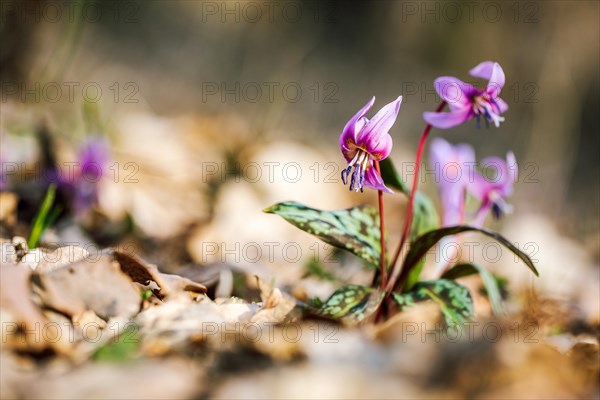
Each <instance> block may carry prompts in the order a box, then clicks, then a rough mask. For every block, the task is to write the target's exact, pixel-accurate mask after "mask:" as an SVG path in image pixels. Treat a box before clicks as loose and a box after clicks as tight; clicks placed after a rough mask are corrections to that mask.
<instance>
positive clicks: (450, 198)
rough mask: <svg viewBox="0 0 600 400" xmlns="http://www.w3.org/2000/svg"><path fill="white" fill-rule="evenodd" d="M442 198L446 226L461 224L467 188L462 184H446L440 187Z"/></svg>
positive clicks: (443, 221)
mask: <svg viewBox="0 0 600 400" xmlns="http://www.w3.org/2000/svg"><path fill="white" fill-rule="evenodd" d="M440 199H441V201H442V208H443V211H444V216H443V218H442V223H443V225H444V226H455V225H460V224H461V223H462V221H463V219H464V216H463V210H464V204H465V190H464V187H463V186H462V185H445V186H441V187H440Z"/></svg>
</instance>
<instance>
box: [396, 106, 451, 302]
mask: <svg viewBox="0 0 600 400" xmlns="http://www.w3.org/2000/svg"><path fill="white" fill-rule="evenodd" d="M445 106H446V102H445V101H442V102H441V103H440V105H439V106H438V108H437V109H436V110H435V111H436V112H440V111H442V110H443V109H444V107H445ZM431 128H432V126H431V125H430V124H427V125H426V126H425V129H424V130H423V133H422V134H421V139H420V140H419V147H418V148H417V158H416V160H415V163H416V165H415V176H414V178H413V184H412V190H411V191H410V196H409V198H408V210H407V213H406V220H405V221H404V228H403V230H402V237H401V238H400V244H399V245H398V248H397V249H396V252H395V253H394V258H393V259H392V263H391V266H392V273H391V275H390V277H391V279H390V281H389V283H388V285H387V287H386V291H387V292H391V290H393V289H394V286H395V283H396V282H395V281H396V279H397V278H398V274H399V273H400V269H398V268H396V264H397V262H398V258H399V257H400V252H401V251H402V248H403V247H404V244H405V243H406V239H407V237H408V234H409V232H410V227H411V224H412V217H413V211H414V210H413V207H414V202H415V195H416V193H417V187H418V185H419V171H420V169H421V158H422V157H423V150H425V142H427V137H428V136H429V131H431ZM400 268H401V267H400Z"/></svg>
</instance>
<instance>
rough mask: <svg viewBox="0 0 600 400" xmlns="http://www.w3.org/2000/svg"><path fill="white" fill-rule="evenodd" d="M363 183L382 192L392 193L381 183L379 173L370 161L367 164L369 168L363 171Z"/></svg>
mask: <svg viewBox="0 0 600 400" xmlns="http://www.w3.org/2000/svg"><path fill="white" fill-rule="evenodd" d="M364 184H365V186H368V187H370V188H372V189H375V190H381V191H383V192H388V193H394V192H392V191H391V190H390V189H388V187H387V186H385V183H383V179H381V176H379V174H378V173H377V170H376V169H375V167H374V166H373V164H372V163H371V164H370V165H369V169H367V171H366V173H365V182H364Z"/></svg>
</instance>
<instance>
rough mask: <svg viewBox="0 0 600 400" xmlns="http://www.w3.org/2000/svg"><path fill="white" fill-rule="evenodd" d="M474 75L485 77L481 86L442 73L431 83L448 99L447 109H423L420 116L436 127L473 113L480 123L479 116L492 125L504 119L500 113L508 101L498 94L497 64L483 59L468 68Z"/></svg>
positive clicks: (500, 83)
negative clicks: (436, 110)
mask: <svg viewBox="0 0 600 400" xmlns="http://www.w3.org/2000/svg"><path fill="white" fill-rule="evenodd" d="M469 74H471V75H472V76H474V77H477V78H483V79H488V84H487V85H486V87H485V88H484V89H483V90H480V89H477V88H476V87H474V86H473V85H471V84H468V83H465V82H463V81H461V80H460V79H458V78H455V77H452V76H442V77H440V78H438V79H436V80H435V83H434V86H435V90H436V91H437V93H438V94H439V95H440V97H441V98H442V99H443V100H444V101H446V102H447V103H448V106H449V107H450V112H447V113H445V112H426V113H424V114H423V118H424V119H425V121H426V122H427V123H428V124H431V125H433V126H435V127H436V128H441V129H446V128H452V127H454V126H457V125H460V124H462V123H463V122H466V121H468V120H470V119H472V118H473V117H475V118H477V126H478V127H479V126H480V122H481V116H483V117H484V118H485V121H486V125H487V124H489V122H492V123H493V124H494V125H495V126H496V127H499V126H500V122H503V121H504V117H501V116H500V115H501V114H503V113H504V112H505V111H506V110H508V105H507V104H506V103H505V102H504V100H502V99H501V98H500V97H498V95H499V94H500V91H501V90H502V87H503V86H504V80H505V78H504V71H503V70H502V67H501V66H500V64H498V63H495V62H492V61H484V62H482V63H481V64H479V65H477V66H476V67H475V68H473V69H472V70H471V71H469Z"/></svg>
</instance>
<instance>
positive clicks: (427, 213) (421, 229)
mask: <svg viewBox="0 0 600 400" xmlns="http://www.w3.org/2000/svg"><path fill="white" fill-rule="evenodd" d="M438 227H439V217H438V214H437V211H436V209H435V205H434V204H433V202H432V201H431V199H429V197H427V195H425V194H424V193H422V192H419V191H417V193H416V194H415V203H414V212H413V221H412V229H411V242H413V241H414V240H415V238H416V237H418V236H421V235H423V234H424V233H426V232H429V231H432V230H434V229H437V228H438ZM424 265H425V257H423V258H422V259H421V260H420V261H419V262H417V264H416V265H415V267H414V268H413V269H412V270H411V271H410V273H409V274H408V278H407V280H406V285H405V287H406V289H407V290H410V288H412V287H413V286H414V284H415V283H417V282H418V280H419V276H420V275H421V271H422V270H423V266H424Z"/></svg>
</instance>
